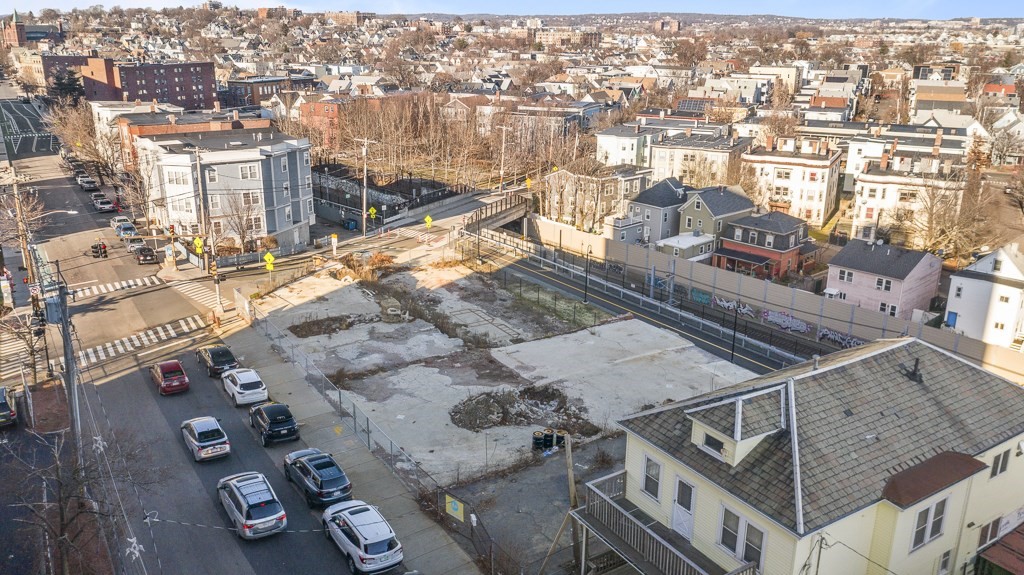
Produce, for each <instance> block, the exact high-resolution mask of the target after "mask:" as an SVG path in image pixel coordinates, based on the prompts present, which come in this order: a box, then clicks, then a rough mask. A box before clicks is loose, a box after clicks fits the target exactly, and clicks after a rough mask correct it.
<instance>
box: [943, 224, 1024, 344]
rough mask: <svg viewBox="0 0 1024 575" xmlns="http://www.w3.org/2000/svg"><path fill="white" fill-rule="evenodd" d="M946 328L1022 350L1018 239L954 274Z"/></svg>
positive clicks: (1023, 262) (1022, 262) (1023, 273)
mask: <svg viewBox="0 0 1024 575" xmlns="http://www.w3.org/2000/svg"><path fill="white" fill-rule="evenodd" d="M946 325H947V326H948V327H949V328H950V329H953V330H955V331H956V332H958V333H962V334H964V335H966V336H967V337H971V338H974V339H980V340H981V341H983V342H985V343H987V344H991V345H998V346H1001V347H1009V348H1011V349H1015V350H1017V351H1020V350H1021V344H1022V343H1024V253H1021V251H1020V243H1019V240H1018V241H1015V242H1013V243H1011V244H1007V245H1005V246H1003V247H1001V248H999V249H997V250H996V251H994V252H992V253H990V254H988V255H986V256H984V257H982V258H980V259H979V260H978V261H976V262H974V263H973V264H971V265H969V266H967V267H966V268H964V269H963V270H961V271H959V272H957V273H956V274H954V275H953V277H952V278H951V280H950V286H949V301H948V303H947V304H946Z"/></svg>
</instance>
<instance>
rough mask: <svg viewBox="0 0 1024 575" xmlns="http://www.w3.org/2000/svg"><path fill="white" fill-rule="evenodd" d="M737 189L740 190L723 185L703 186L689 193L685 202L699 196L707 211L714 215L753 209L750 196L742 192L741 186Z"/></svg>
mask: <svg viewBox="0 0 1024 575" xmlns="http://www.w3.org/2000/svg"><path fill="white" fill-rule="evenodd" d="M737 189H738V190H740V191H736V189H730V188H726V187H724V186H714V187H711V188H704V189H702V190H698V191H696V192H694V193H692V194H690V199H689V200H687V203H689V202H691V201H693V200H694V199H696V198H700V200H701V201H702V202H704V205H705V206H707V208H708V211H710V212H711V214H712V215H714V216H715V217H721V216H724V215H726V214H735V213H736V212H742V211H744V210H753V209H754V202H752V201H750V198H748V197H747V196H746V195H744V194H743V193H742V188H737Z"/></svg>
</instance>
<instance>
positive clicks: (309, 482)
mask: <svg viewBox="0 0 1024 575" xmlns="http://www.w3.org/2000/svg"><path fill="white" fill-rule="evenodd" d="M284 478H285V479H287V480H288V481H290V482H292V483H294V484H295V485H297V486H298V488H299V490H300V491H302V495H303V496H304V497H305V498H306V505H309V507H310V508H313V507H316V506H318V505H332V504H334V503H338V502H339V501H348V500H349V499H352V482H351V481H350V480H349V478H348V476H347V475H345V472H344V471H343V470H342V469H341V466H340V465H338V462H336V461H335V460H334V458H333V457H331V455H330V454H329V453H324V452H322V451H320V450H319V449H316V448H311V449H301V450H299V451H293V452H291V453H289V454H288V455H285V456H284Z"/></svg>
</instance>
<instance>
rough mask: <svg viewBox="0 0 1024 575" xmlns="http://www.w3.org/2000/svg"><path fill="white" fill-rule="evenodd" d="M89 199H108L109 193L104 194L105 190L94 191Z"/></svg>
mask: <svg viewBox="0 0 1024 575" xmlns="http://www.w3.org/2000/svg"><path fill="white" fill-rule="evenodd" d="M89 199H90V200H91V201H93V202H95V201H97V200H106V199H107V194H104V193H103V192H93V193H92V194H90V195H89Z"/></svg>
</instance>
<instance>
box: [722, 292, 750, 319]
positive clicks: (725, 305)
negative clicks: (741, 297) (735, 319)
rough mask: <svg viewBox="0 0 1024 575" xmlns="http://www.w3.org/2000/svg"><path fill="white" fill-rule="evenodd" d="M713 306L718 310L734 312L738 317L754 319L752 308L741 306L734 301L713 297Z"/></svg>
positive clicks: (745, 305)
mask: <svg viewBox="0 0 1024 575" xmlns="http://www.w3.org/2000/svg"><path fill="white" fill-rule="evenodd" d="M715 305H716V306H718V307H720V308H722V309H727V310H729V311H735V312H736V313H738V314H740V315H745V316H747V317H750V318H752V317H754V308H752V307H750V306H749V305H747V304H742V305H741V304H740V303H739V302H737V301H736V300H727V299H723V298H720V297H718V296H715Z"/></svg>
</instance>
